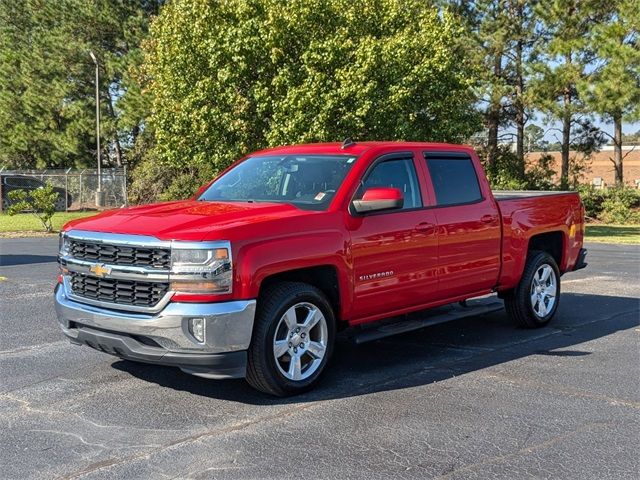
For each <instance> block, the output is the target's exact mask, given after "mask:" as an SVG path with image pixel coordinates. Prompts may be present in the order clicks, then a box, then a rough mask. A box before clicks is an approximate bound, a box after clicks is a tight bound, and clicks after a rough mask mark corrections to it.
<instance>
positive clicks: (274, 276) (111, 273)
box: [55, 140, 586, 396]
mask: <svg viewBox="0 0 640 480" xmlns="http://www.w3.org/2000/svg"><path fill="white" fill-rule="evenodd" d="M583 234H584V208H583V206H582V203H581V200H580V197H579V196H578V194H577V193H573V192H555V191H554V192H492V191H491V189H490V187H489V183H488V181H487V178H486V176H485V173H484V171H483V169H482V165H481V163H480V161H479V158H478V156H477V154H476V153H475V151H474V150H473V149H472V148H470V147H466V146H459V145H449V144H437V143H410V142H358V143H355V142H352V141H350V140H347V141H345V142H344V143H343V144H340V143H335V144H334V143H330V144H309V145H297V146H288V147H280V148H273V149H268V150H263V151H260V152H256V153H253V154H251V155H249V156H247V157H246V158H243V159H242V160H240V161H238V162H236V163H235V164H234V165H232V166H231V167H230V168H228V169H227V170H225V171H224V172H222V173H221V174H220V175H219V176H218V177H217V178H216V179H215V180H213V181H212V182H211V183H209V184H208V185H205V186H203V187H202V188H201V189H200V190H199V191H198V192H197V194H196V195H195V196H194V197H193V198H191V199H189V200H185V201H173V202H165V203H158V204H153V205H143V206H136V207H130V208H122V209H118V210H111V211H106V212H103V213H100V214H98V215H96V216H94V217H91V218H85V219H79V220H74V221H72V222H70V223H68V224H67V225H65V227H64V229H63V231H62V233H61V235H60V251H59V264H60V275H59V276H58V284H57V286H56V288H55V304H56V311H57V316H58V321H59V323H60V326H61V328H62V331H63V332H64V334H65V335H66V336H67V337H69V338H70V339H71V341H72V342H74V343H77V344H82V345H88V346H89V347H92V348H94V349H97V350H100V351H103V352H106V353H109V354H111V355H115V356H117V357H120V358H122V359H128V360H134V361H141V362H147V363H155V364H160V365H169V366H175V367H179V368H180V369H182V370H183V371H185V372H188V373H191V374H194V375H198V376H201V377H205V378H217V379H220V378H238V377H245V378H246V379H247V381H248V382H249V383H250V384H251V385H252V386H253V387H255V388H257V389H259V390H261V391H263V392H267V393H270V394H273V395H280V396H283V395H291V394H295V393H299V392H302V391H304V390H306V389H309V388H311V387H312V386H313V385H315V384H316V382H317V381H318V379H319V377H320V375H321V374H322V372H323V370H325V367H326V365H327V362H328V361H329V359H330V357H331V353H332V349H333V347H334V343H335V339H336V333H337V332H338V331H342V330H346V331H348V332H354V335H355V337H356V338H358V335H360V337H359V338H361V339H362V338H364V339H367V338H368V339H373V338H380V337H381V336H384V335H385V334H388V333H394V332H399V331H406V330H409V329H412V328H419V327H422V326H424V325H429V324H430V323H437V322H438V321H441V320H443V319H452V318H460V317H462V316H468V315H469V314H478V313H483V312H484V313H486V312H487V311H490V310H491V309H492V307H490V306H489V307H487V306H486V305H485V306H483V304H482V303H480V304H475V303H474V302H475V301H476V300H472V299H474V298H476V297H483V296H487V295H490V294H492V293H497V296H498V297H499V299H500V300H497V301H496V298H495V295H494V296H492V297H490V298H493V300H494V302H493V303H492V304H490V305H494V304H495V303H499V306H500V307H502V301H501V300H503V301H504V306H505V307H506V311H507V313H508V315H509V317H511V318H512V319H513V320H514V321H515V322H516V323H517V324H518V325H520V326H522V327H529V328H531V327H541V326H544V325H546V324H547V323H548V322H549V321H550V320H551V319H552V317H553V316H554V314H555V313H556V311H557V309H558V304H559V301H560V278H561V275H563V274H564V273H567V272H570V271H573V270H577V269H579V268H583V267H584V266H586V263H585V256H586V250H585V249H583V248H582V243H583ZM467 301H469V303H467ZM443 306H453V307H452V308H450V309H448V310H444V311H443V313H442V312H441V313H439V314H433V312H438V311H439V310H438V308H445V307H443ZM416 312H419V313H416ZM390 318H393V320H392V321H390V320H389V319H390ZM416 319H417V320H416Z"/></svg>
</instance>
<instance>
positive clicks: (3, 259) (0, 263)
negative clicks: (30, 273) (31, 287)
mask: <svg viewBox="0 0 640 480" xmlns="http://www.w3.org/2000/svg"><path fill="white" fill-rule="evenodd" d="M57 260H58V257H56V256H55V255H26V254H25V255H13V254H9V255H0V267H13V266H16V265H32V264H34V263H51V262H56V261H57Z"/></svg>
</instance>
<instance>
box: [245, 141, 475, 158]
mask: <svg viewBox="0 0 640 480" xmlns="http://www.w3.org/2000/svg"><path fill="white" fill-rule="evenodd" d="M387 147H396V148H402V147H404V148H424V149H430V148H434V149H435V148H448V149H452V150H454V149H460V150H468V149H470V148H471V147H469V146H467V145H457V144H451V143H434V142H393V141H379V142H355V143H354V144H352V145H350V146H347V147H346V148H344V149H343V148H342V143H337V142H336V143H303V144H299V145H287V146H282V147H274V148H267V149H264V150H260V151H258V152H255V153H254V155H258V154H259V155H280V154H283V155H286V154H290V155H291V154H293V155H294V154H302V153H304V154H307V155H308V154H317V155H361V154H362V153H364V152H365V151H367V150H369V149H372V148H387Z"/></svg>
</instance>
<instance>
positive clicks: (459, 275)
mask: <svg viewBox="0 0 640 480" xmlns="http://www.w3.org/2000/svg"><path fill="white" fill-rule="evenodd" d="M424 162H425V166H426V172H427V175H428V177H429V181H430V184H431V187H432V189H433V197H434V201H435V205H434V206H433V208H434V211H435V215H436V223H437V226H438V292H439V297H440V298H442V299H445V298H453V297H458V296H463V295H468V294H473V293H477V292H479V291H481V290H487V289H491V288H492V287H494V286H495V285H496V282H497V279H498V275H499V269H500V243H501V228H500V215H499V212H498V207H497V205H496V203H495V200H494V199H493V195H491V192H490V190H489V185H488V183H487V182H486V180H485V179H484V176H483V177H482V180H483V181H482V182H481V181H480V180H479V177H478V174H477V171H476V168H480V166H479V163H477V160H476V161H475V162H474V160H473V159H472V158H471V157H470V156H469V155H468V154H466V153H449V152H425V153H424Z"/></svg>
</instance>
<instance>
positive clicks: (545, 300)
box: [504, 250, 560, 328]
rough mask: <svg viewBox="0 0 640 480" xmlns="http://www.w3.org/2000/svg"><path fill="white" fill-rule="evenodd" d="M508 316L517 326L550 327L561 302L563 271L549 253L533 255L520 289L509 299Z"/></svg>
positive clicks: (505, 300)
mask: <svg viewBox="0 0 640 480" xmlns="http://www.w3.org/2000/svg"><path fill="white" fill-rule="evenodd" d="M504 303H505V307H506V310H507V314H508V315H509V318H511V320H512V321H514V322H515V323H516V325H518V326H520V327H524V328H539V327H544V326H545V325H547V324H548V323H549V322H550V321H551V319H552V318H553V316H554V315H555V313H556V311H557V310H558V304H559V303H560V271H559V270H558V265H557V264H556V261H555V260H554V259H553V257H552V256H551V255H549V254H548V253H547V252H541V251H536V250H534V251H532V252H529V256H528V257H527V263H526V265H525V267H524V272H523V273H522V278H521V279H520V283H519V284H518V286H517V287H516V288H515V289H514V290H513V291H512V292H510V293H509V294H508V295H506V296H505V299H504Z"/></svg>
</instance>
